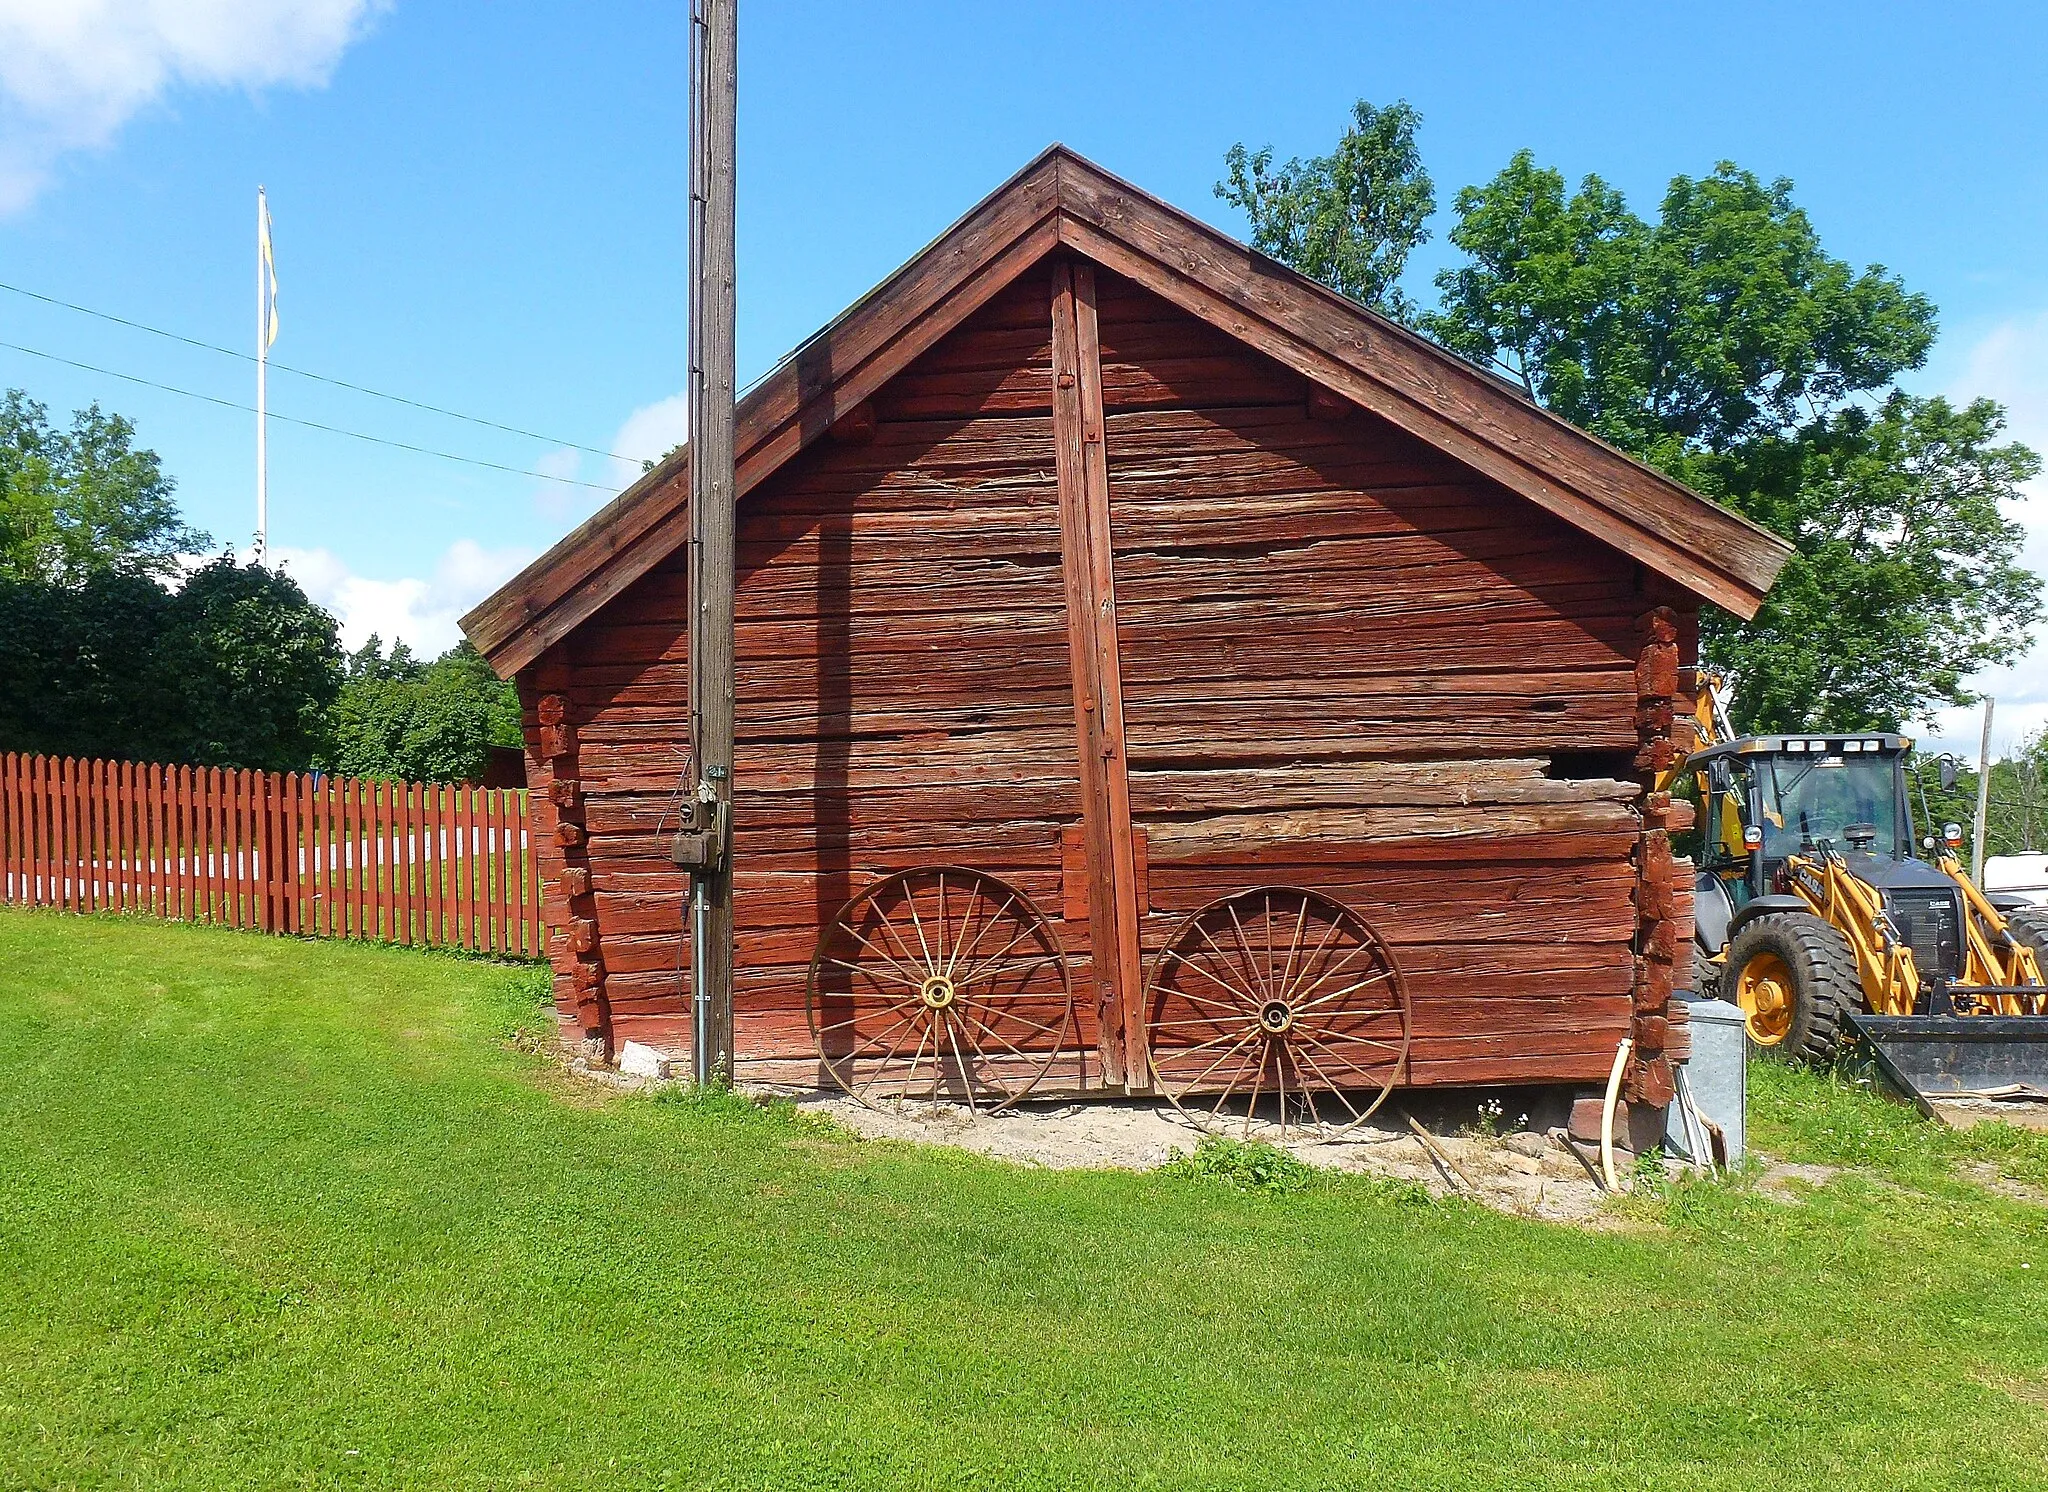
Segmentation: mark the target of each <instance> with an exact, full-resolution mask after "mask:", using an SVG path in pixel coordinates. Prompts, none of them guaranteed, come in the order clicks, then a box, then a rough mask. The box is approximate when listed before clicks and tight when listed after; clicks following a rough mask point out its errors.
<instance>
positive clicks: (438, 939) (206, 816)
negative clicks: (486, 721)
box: [0, 752, 545, 958]
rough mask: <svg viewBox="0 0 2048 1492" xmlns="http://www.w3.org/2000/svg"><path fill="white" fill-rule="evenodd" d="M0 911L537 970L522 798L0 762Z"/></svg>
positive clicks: (331, 780)
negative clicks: (273, 937)
mask: <svg viewBox="0 0 2048 1492" xmlns="http://www.w3.org/2000/svg"><path fill="white" fill-rule="evenodd" d="M0 901H7V902H14V903H17V904H20V905H24V906H46V907H63V908H65V909H66V910H69V911H74V912H96V911H115V912H137V913H143V914H147V915H150V916H155V917H167V918H173V919H176V920H178V921H184V922H220V923H226V924H228V925H230V926H233V927H248V928H260V929H262V930H263V931H264V932H275V933H292V934H296V935H298V936H300V937H318V938H361V939H365V940H369V941H375V942H386V943H419V944H426V945H428V946H437V947H438V946H446V947H455V948H468V949H472V950H474V951H476V952H479V953H504V954H516V955H520V956H523V957H533V958H537V957H539V956H540V955H541V953H542V951H543V949H544V947H545V944H544V942H543V941H542V932H541V908H540V873H539V869H538V864H537V862H536V859H535V857H534V856H533V855H532V854H531V853H530V847H529V845H528V842H527V832H526V794H525V793H524V792H523V791H519V790H516V789H504V788H474V787H450V786H447V785H445V784H442V783H420V782H382V781H376V780H372V779H366V778H356V777H327V776H319V775H314V774H301V773H298V772H287V773H279V772H249V771H237V770H229V769H224V768H220V767H167V766H161V765H157V764H155V763H145V762H107V761H79V760H76V759H73V758H69V757H65V758H57V757H48V756H19V755H16V754H14V753H12V752H10V753H8V754H7V755H6V756H5V757H0Z"/></svg>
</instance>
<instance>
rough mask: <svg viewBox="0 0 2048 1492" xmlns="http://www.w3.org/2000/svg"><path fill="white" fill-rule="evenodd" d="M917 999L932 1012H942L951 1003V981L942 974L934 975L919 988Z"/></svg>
mask: <svg viewBox="0 0 2048 1492" xmlns="http://www.w3.org/2000/svg"><path fill="white" fill-rule="evenodd" d="M917 995H918V998H919V999H920V1000H922V1001H924V1003H925V1005H926V1006H927V1007H928V1008H930V1009H932V1010H944V1009H945V1008H946V1007H947V1006H948V1005H951V1004H952V1003H953V981H952V980H950V979H948V978H947V977H946V976H945V975H943V974H934V975H932V976H931V978H929V979H927V980H925V982H924V983H923V984H922V985H921V986H919V988H918V991H917Z"/></svg>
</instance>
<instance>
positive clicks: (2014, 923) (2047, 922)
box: [2005, 907, 2048, 974]
mask: <svg viewBox="0 0 2048 1492" xmlns="http://www.w3.org/2000/svg"><path fill="white" fill-rule="evenodd" d="M2005 930H2006V931H2007V932H2009V933H2011V934H2012V940H2013V941H2014V942H2015V943H2024V944H2026V946H2027V947H2029V948H2031V949H2033V950H2034V960H2035V962H2037V963H2039V964H2040V966H2041V972H2042V973H2043V974H2048V907H2022V908H2020V910H2019V911H2017V912H2007V913H2006V914H2005Z"/></svg>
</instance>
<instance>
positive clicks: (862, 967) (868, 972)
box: [825, 958, 922, 990]
mask: <svg viewBox="0 0 2048 1492" xmlns="http://www.w3.org/2000/svg"><path fill="white" fill-rule="evenodd" d="M825 962H826V963H828V964H830V965H831V966H832V967H833V968H836V969H845V970H846V971H847V972H849V973H853V974H858V975H860V976H861V977H862V978H863V979H867V980H870V981H872V982H873V983H874V985H875V986H876V988H880V987H881V983H882V981H881V979H880V978H879V977H877V975H876V972H875V971H874V970H873V969H871V968H869V967H868V966H867V965H866V964H857V963H854V962H853V961H852V960H850V959H844V958H828V959H826V960H825ZM890 972H891V974H892V975H893V977H894V978H895V980H896V982H897V983H898V984H901V985H903V986H904V987H906V988H908V989H913V990H914V989H919V988H922V986H921V985H919V984H918V982H917V981H916V980H913V979H905V978H904V977H903V976H902V975H901V974H896V973H895V972H894V970H891V971H890Z"/></svg>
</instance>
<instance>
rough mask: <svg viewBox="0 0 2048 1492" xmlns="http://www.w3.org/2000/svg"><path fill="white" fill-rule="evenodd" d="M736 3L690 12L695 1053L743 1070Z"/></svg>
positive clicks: (688, 832) (708, 1062)
mask: <svg viewBox="0 0 2048 1492" xmlns="http://www.w3.org/2000/svg"><path fill="white" fill-rule="evenodd" d="M738 36H739V18H738V14H737V0H692V5H691V12H690V381H689V405H690V560H691V564H690V580H689V604H690V761H691V764H692V766H693V767H694V769H695V771H696V775H697V784H696V791H695V793H694V795H693V797H692V801H691V804H690V815H689V820H688V822H687V823H686V824H685V826H684V829H683V832H682V833H680V834H679V835H677V836H676V840H675V844H674V846H673V853H674V856H675V860H676V863H677V864H678V865H681V866H683V867H684V868H685V869H687V870H688V871H689V872H690V876H691V891H690V996H691V1022H690V1032H691V1041H690V1058H691V1068H692V1074H693V1076H694V1077H695V1079H696V1081H697V1082H698V1083H700V1084H702V1083H711V1082H719V1081H726V1080H729V1079H730V1077H731V1075H732V963H733V927H732V715H733V692H732V682H733V680H732V655H733V567H734V560H733V496H734V493H733V399H734V394H735V377H734V367H733V365H734V346H733V280H734V215H733V154H734V137H735V128H734V124H735V115H736V106H737V99H738V73H739V47H738Z"/></svg>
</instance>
